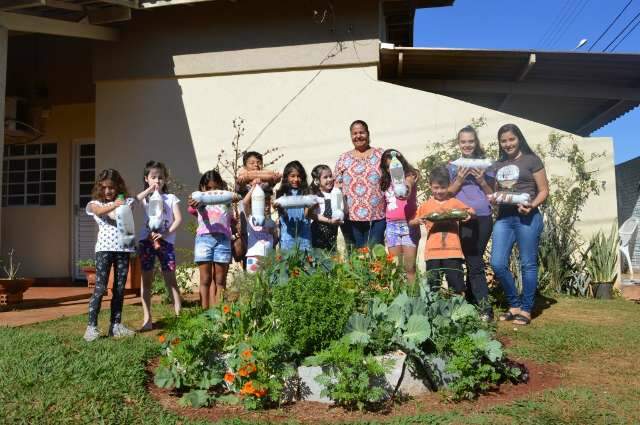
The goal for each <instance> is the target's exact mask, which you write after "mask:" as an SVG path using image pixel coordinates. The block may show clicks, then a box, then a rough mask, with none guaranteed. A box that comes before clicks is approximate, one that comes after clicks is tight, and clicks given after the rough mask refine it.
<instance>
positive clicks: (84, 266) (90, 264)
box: [76, 259, 96, 288]
mask: <svg viewBox="0 0 640 425" xmlns="http://www.w3.org/2000/svg"><path fill="white" fill-rule="evenodd" d="M76 264H77V265H78V267H80V269H81V270H82V271H83V272H84V275H85V276H86V278H87V286H88V287H89V288H93V287H94V286H96V262H95V260H93V259H88V260H78V262H77V263H76Z"/></svg>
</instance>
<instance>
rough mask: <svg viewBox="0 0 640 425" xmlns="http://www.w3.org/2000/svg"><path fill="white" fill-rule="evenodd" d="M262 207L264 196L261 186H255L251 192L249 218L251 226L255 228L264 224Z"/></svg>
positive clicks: (263, 205)
mask: <svg viewBox="0 0 640 425" xmlns="http://www.w3.org/2000/svg"><path fill="white" fill-rule="evenodd" d="M264 207H265V196H264V190H262V186H261V185H259V184H257V185H256V186H255V187H254V188H253V192H251V216H252V217H253V224H255V225H256V226H262V225H263V224H264Z"/></svg>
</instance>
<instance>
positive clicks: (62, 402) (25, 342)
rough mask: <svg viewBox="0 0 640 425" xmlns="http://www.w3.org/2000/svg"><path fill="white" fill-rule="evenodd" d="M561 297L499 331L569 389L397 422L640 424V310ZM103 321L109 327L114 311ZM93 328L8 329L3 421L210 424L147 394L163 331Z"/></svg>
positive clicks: (80, 319) (2, 358)
mask: <svg viewBox="0 0 640 425" xmlns="http://www.w3.org/2000/svg"><path fill="white" fill-rule="evenodd" d="M554 299H555V302H553V300H550V301H551V302H550V303H549V306H548V308H546V309H545V310H544V311H543V312H542V315H541V316H540V317H538V318H537V319H536V320H534V321H533V323H532V325H531V326H529V327H519V328H518V329H517V330H516V329H514V328H513V326H508V325H505V324H502V323H501V324H500V325H499V328H498V333H499V335H500V336H501V337H504V338H506V339H508V340H510V341H511V344H510V347H509V349H508V352H509V354H510V355H511V356H513V357H516V358H519V359H530V360H533V361H535V362H538V363H542V364H545V363H556V364H559V365H560V368H561V370H562V376H563V379H562V384H561V386H559V387H557V388H554V389H549V390H546V391H544V392H540V393H537V394H534V395H531V396H529V397H527V398H523V399H519V400H516V401H513V402H510V403H508V404H502V405H498V406H493V407H490V408H486V409H485V410H480V411H477V410H479V409H469V408H465V409H453V410H449V411H443V412H440V413H433V414H428V415H421V416H413V417H406V418H399V419H394V420H392V421H391V423H396V424H419V423H425V424H449V423H451V424H514V423H517V424H581V425H582V424H626V423H629V424H631V423H640V401H639V400H640V306H639V305H636V304H633V303H630V302H626V301H623V300H612V301H595V300H585V299H576V298H565V297H559V296H558V297H554ZM155 310H156V311H155V317H156V318H159V317H163V316H166V315H169V314H170V312H169V309H168V308H167V307H165V306H161V305H157V306H155ZM124 318H125V324H128V325H131V327H133V328H135V327H136V325H139V324H140V322H141V320H140V319H141V308H140V307H139V306H127V307H125V312H124ZM100 325H101V327H102V328H103V329H105V328H106V326H107V325H108V311H105V312H103V313H101V316H100ZM85 326H86V316H77V317H70V318H65V319H61V320H57V321H51V322H46V323H41V324H37V325H32V326H26V327H22V328H0V423H25V424H27V423H28V424H40V423H118V424H133V423H136V424H138V423H150V424H165V423H166V424H175V423H181V424H196V423H203V422H197V421H191V420H187V419H185V418H182V417H180V416H178V415H176V414H174V413H172V412H170V411H167V410H165V409H163V408H162V407H161V406H160V405H159V404H158V403H157V402H156V401H155V400H154V399H153V398H151V397H150V396H149V395H148V394H147V392H146V389H145V382H146V379H147V376H146V373H145V365H146V361H147V360H149V359H151V358H153V357H156V356H157V355H158V354H159V348H160V345H159V343H157V341H156V338H155V336H156V333H147V334H144V335H138V336H136V337H135V338H130V339H125V340H119V341H114V340H111V339H108V338H103V339H101V340H99V341H97V342H95V343H91V344H87V343H85V342H84V341H83V340H82V334H83V332H84V328H85ZM105 331H106V329H105ZM224 423H227V424H231V423H237V424H242V423H245V422H242V421H241V420H236V421H226V422H224ZM246 423H251V424H252V425H255V421H252V422H246Z"/></svg>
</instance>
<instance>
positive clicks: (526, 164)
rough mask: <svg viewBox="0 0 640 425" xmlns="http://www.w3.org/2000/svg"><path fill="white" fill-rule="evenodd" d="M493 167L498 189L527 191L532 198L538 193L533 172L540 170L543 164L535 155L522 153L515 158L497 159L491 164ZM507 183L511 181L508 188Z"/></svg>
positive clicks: (517, 191) (518, 191)
mask: <svg viewBox="0 0 640 425" xmlns="http://www.w3.org/2000/svg"><path fill="white" fill-rule="evenodd" d="M493 168H494V169H495V171H496V182H497V184H498V190H506V191H509V192H513V193H528V194H529V195H530V196H531V199H532V200H533V198H535V197H536V196H537V195H538V185H537V184H536V180H535V179H534V178H533V174H534V173H536V172H538V171H540V170H542V169H543V168H544V164H543V163H542V161H541V160H540V158H538V156H537V155H534V154H523V155H521V156H520V157H518V158H516V159H507V160H506V161H498V162H496V163H495V164H494V165H493ZM498 175H500V177H502V179H501V178H499V177H498ZM505 177H506V180H505ZM501 180H502V181H501ZM509 183H513V186H512V187H511V188H510V189H509V187H508V186H509Z"/></svg>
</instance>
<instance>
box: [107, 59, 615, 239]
mask: <svg viewBox="0 0 640 425" xmlns="http://www.w3.org/2000/svg"><path fill="white" fill-rule="evenodd" d="M96 99H97V115H96V119H97V124H96V140H97V161H98V164H97V166H98V168H104V167H116V168H118V169H119V170H120V171H121V172H122V173H123V175H124V177H125V179H126V180H127V182H128V183H129V185H130V186H131V187H132V188H135V189H136V190H140V189H141V187H142V186H141V185H142V184H141V177H140V174H141V172H142V168H143V165H144V163H145V161H147V160H149V159H157V160H161V161H166V162H167V164H168V165H169V167H170V168H171V169H172V172H173V174H174V176H175V178H176V179H177V180H179V181H180V182H182V183H184V184H186V185H187V189H186V190H185V192H184V193H188V192H190V191H191V190H195V188H196V185H197V182H198V177H199V173H201V172H203V171H205V170H207V169H210V168H212V167H213V166H215V164H216V158H217V154H218V153H219V151H220V149H222V148H224V149H225V150H226V151H230V149H231V146H230V142H231V140H232V136H233V128H232V120H233V119H234V118H235V117H237V116H241V117H243V118H244V119H245V120H246V123H245V127H246V133H245V135H244V137H243V138H242V141H241V144H242V146H243V147H247V146H248V145H250V144H252V146H251V147H252V149H256V150H258V151H264V150H266V149H268V148H273V147H280V149H281V150H280V152H281V153H283V154H284V155H285V157H284V158H283V159H282V160H280V162H279V163H278V165H277V168H279V169H282V168H283V167H284V165H285V163H286V162H288V161H290V160H293V159H298V160H300V161H302V163H303V164H304V165H305V167H306V168H307V170H308V171H310V169H311V168H312V167H313V166H314V165H316V164H320V163H326V164H329V165H330V166H333V165H334V164H335V161H336V159H337V158H338V155H339V154H340V153H341V152H344V151H346V150H349V149H350V148H351V142H350V139H349V132H348V126H349V123H350V122H351V121H352V120H354V119H364V120H365V121H367V122H368V123H369V125H370V129H371V137H372V144H373V145H374V146H379V147H394V148H397V149H399V150H400V151H402V152H403V153H404V154H405V155H406V156H407V157H408V158H410V159H411V160H412V162H417V161H418V160H419V159H421V158H422V157H423V156H424V153H425V147H426V145H427V144H428V143H432V142H436V141H444V140H447V139H449V138H451V137H453V136H455V134H456V131H457V130H458V129H459V128H461V127H463V126H464V125H467V124H468V123H469V122H470V121H471V119H472V118H478V117H480V116H484V117H485V118H486V120H487V126H486V127H485V128H483V129H482V131H481V138H482V140H483V142H484V143H485V144H489V143H495V133H496V131H497V128H498V127H499V126H500V125H502V124H504V123H507V122H513V123H516V124H518V125H519V126H520V127H521V128H522V130H523V132H524V134H525V135H526V137H527V139H528V140H529V143H530V144H531V145H536V144H537V143H543V142H545V141H546V140H547V138H548V135H549V133H550V132H551V131H552V130H553V129H552V128H550V127H547V126H544V125H540V124H537V123H534V122H531V121H527V120H524V119H520V118H515V117H511V116H508V115H505V114H503V113H499V112H496V111H493V110H490V109H486V108H482V107H478V106H475V105H472V104H469V103H465V102H462V101H458V100H455V99H451V98H448V97H444V96H440V95H436V94H432V93H428V92H423V91H419V90H415V89H410V88H406V87H401V86H397V85H393V84H390V83H385V82H380V81H377V80H376V68H375V67H352V68H344V69H325V70H322V71H321V72H319V73H318V71H317V70H300V71H289V72H271V73H260V74H244V75H228V76H208V77H198V78H185V79H153V80H145V81H134V80H132V81H118V82H98V84H97V95H96ZM575 138H576V140H577V141H578V142H579V143H580V146H581V147H582V148H583V149H584V150H585V151H587V152H591V151H598V152H600V151H606V152H607V158H606V160H602V161H601V162H600V163H599V164H597V166H598V168H599V169H600V173H601V176H602V178H603V179H605V180H607V181H608V182H609V184H608V186H607V190H605V191H604V193H603V194H602V195H601V196H600V197H599V198H598V199H593V200H591V201H590V202H589V204H588V205H587V207H586V208H585V213H584V215H583V222H582V223H581V227H580V228H581V230H582V231H583V233H584V234H585V236H588V235H589V234H590V233H591V232H593V231H594V230H595V229H597V228H600V227H602V226H607V225H608V224H609V223H612V222H613V221H614V220H615V219H616V210H615V208H602V206H603V205H615V177H614V168H613V148H612V142H611V139H608V138H591V139H588V138H587V139H582V138H580V137H578V136H576V137H575ZM256 139H257V140H256ZM125 159H126V160H125ZM547 168H548V171H549V172H550V173H562V172H563V170H564V164H561V163H553V162H551V163H549V164H547ZM179 243H180V244H182V245H184V246H190V245H191V244H192V243H193V240H192V238H191V237H190V236H188V235H187V234H186V232H183V233H182V234H181V235H180V237H179Z"/></svg>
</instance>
